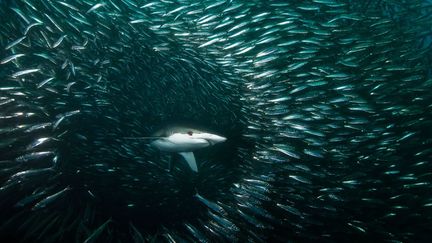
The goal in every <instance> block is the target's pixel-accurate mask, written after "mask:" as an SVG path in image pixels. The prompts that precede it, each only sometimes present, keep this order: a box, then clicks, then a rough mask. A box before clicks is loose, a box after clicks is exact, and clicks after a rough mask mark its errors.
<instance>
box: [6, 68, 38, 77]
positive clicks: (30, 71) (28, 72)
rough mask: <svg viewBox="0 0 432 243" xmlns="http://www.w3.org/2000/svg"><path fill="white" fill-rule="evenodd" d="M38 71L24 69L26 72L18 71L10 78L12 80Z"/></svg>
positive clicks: (36, 69)
mask: <svg viewBox="0 0 432 243" xmlns="http://www.w3.org/2000/svg"><path fill="white" fill-rule="evenodd" d="M39 71H40V69H38V68H32V69H26V70H22V71H18V72H16V73H14V74H12V75H11V76H12V78H18V77H21V76H23V75H27V74H30V73H36V72H39Z"/></svg>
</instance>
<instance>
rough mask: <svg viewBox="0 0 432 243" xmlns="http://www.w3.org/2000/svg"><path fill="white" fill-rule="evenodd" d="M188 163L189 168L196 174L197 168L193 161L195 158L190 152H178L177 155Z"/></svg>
mask: <svg viewBox="0 0 432 243" xmlns="http://www.w3.org/2000/svg"><path fill="white" fill-rule="evenodd" d="M179 154H180V155H181V156H183V158H184V159H185V160H186V162H187V163H188V165H189V167H190V168H191V169H192V170H193V171H194V172H198V167H197V164H196V161H195V156H194V154H193V153H192V152H180V153H179Z"/></svg>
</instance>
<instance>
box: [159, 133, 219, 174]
mask: <svg viewBox="0 0 432 243" xmlns="http://www.w3.org/2000/svg"><path fill="white" fill-rule="evenodd" d="M152 138H154V139H155V140H154V141H152V142H151V145H152V146H154V147H156V148H158V149H159V150H160V151H164V152H172V153H179V154H180V155H181V156H182V157H183V158H184V159H185V160H186V162H187V163H188V165H189V167H190V168H191V169H192V170H193V171H194V172H198V167H197V164H196V161H195V156H194V154H193V151H195V150H197V149H201V148H205V147H208V146H211V145H214V144H217V143H221V142H224V141H225V140H226V138H225V137H222V136H219V135H216V134H212V133H208V132H204V131H200V130H197V129H192V128H186V127H178V126H176V127H167V128H165V129H162V130H160V131H158V132H156V133H155V134H154V135H153V136H152ZM170 167H171V166H170Z"/></svg>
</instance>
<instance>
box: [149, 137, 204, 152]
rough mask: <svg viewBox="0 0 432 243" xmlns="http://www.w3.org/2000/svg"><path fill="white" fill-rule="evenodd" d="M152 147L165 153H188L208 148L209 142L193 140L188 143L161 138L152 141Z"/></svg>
mask: <svg viewBox="0 0 432 243" xmlns="http://www.w3.org/2000/svg"><path fill="white" fill-rule="evenodd" d="M151 144H152V146H154V147H156V148H158V149H159V150H161V151H165V152H176V153H178V152H190V151H194V150H197V149H200V148H205V147H207V146H209V145H210V144H209V142H208V141H207V140H205V139H193V140H190V141H186V140H177V139H170V138H163V139H158V140H156V141H153V142H152V143H151Z"/></svg>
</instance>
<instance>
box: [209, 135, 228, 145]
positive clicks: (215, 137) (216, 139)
mask: <svg viewBox="0 0 432 243" xmlns="http://www.w3.org/2000/svg"><path fill="white" fill-rule="evenodd" d="M207 140H208V141H209V142H210V144H216V143H222V142H225V141H226V140H227V138H226V137H222V136H219V135H215V134H210V136H208V138H207Z"/></svg>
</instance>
